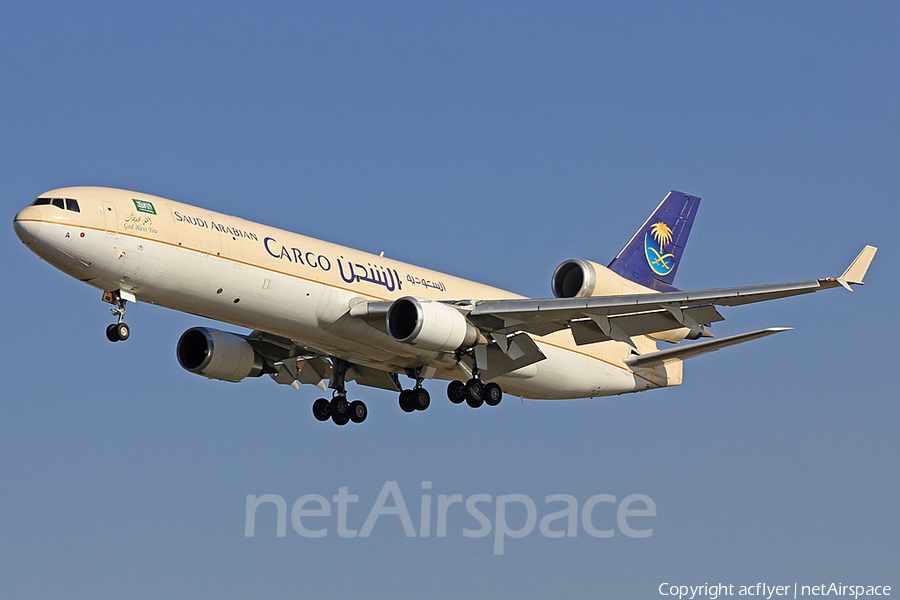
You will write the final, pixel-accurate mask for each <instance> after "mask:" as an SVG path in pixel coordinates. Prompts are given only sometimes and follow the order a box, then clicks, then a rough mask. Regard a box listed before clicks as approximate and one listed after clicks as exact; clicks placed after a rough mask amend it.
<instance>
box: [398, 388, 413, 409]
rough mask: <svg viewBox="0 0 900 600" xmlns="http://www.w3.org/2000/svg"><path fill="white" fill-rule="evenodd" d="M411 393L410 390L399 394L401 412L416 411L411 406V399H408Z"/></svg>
mask: <svg viewBox="0 0 900 600" xmlns="http://www.w3.org/2000/svg"><path fill="white" fill-rule="evenodd" d="M412 392H413V391H412V390H403V391H402V392H400V408H401V409H403V412H408V413H411V412H412V411H414V410H416V407H415V406H413V403H412V399H411V398H410V395H411V394H412Z"/></svg>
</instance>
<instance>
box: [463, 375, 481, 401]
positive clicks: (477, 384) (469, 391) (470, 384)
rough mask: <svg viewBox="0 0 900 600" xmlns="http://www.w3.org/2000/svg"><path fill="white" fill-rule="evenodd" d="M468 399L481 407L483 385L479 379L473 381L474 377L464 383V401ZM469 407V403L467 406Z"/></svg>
mask: <svg viewBox="0 0 900 600" xmlns="http://www.w3.org/2000/svg"><path fill="white" fill-rule="evenodd" d="M469 398H471V399H472V400H475V401H476V402H478V406H481V402H482V401H483V400H484V384H483V383H482V382H481V380H480V379H475V378H474V377H473V378H472V379H470V380H469V381H467V382H466V400H467V401H468V400H469ZM469 406H471V403H470V404H469Z"/></svg>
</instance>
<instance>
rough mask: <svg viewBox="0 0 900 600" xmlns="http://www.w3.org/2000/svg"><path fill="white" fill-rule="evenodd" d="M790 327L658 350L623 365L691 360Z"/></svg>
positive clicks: (628, 359)
mask: <svg viewBox="0 0 900 600" xmlns="http://www.w3.org/2000/svg"><path fill="white" fill-rule="evenodd" d="M790 329H791V328H790V327H769V328H768V329H760V330H759V331H751V332H749V333H739V334H738V335H731V336H728V337H724V338H719V339H715V340H710V341H708V342H697V343H696V344H690V345H687V346H683V347H680V348H671V349H669V350H660V351H659V352H651V353H650V354H642V355H640V356H628V357H626V358H625V364H627V365H628V366H631V367H650V366H655V365H658V364H662V363H663V362H665V361H667V360H673V359H680V360H684V359H686V358H693V357H695V356H700V355H701V354H707V353H709V352H715V351H716V350H721V349H722V348H727V347H728V346H734V345H736V344H743V343H744V342H749V341H750V340H756V339H759V338H763V337H766V336H769V335H773V334H775V333H781V332H782V331H789V330H790Z"/></svg>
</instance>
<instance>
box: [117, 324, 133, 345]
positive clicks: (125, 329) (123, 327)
mask: <svg viewBox="0 0 900 600" xmlns="http://www.w3.org/2000/svg"><path fill="white" fill-rule="evenodd" d="M130 335H131V328H130V327H129V326H128V325H127V324H125V323H118V324H116V337H117V338H118V339H119V341H120V342H124V341H125V340H127V339H128V337H129V336H130Z"/></svg>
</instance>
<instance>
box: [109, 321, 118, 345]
mask: <svg viewBox="0 0 900 600" xmlns="http://www.w3.org/2000/svg"><path fill="white" fill-rule="evenodd" d="M106 339H108V340H109V341H111V342H118V341H119V336H118V335H116V324H115V323H112V324H111V325H108V326H107V327H106Z"/></svg>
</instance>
